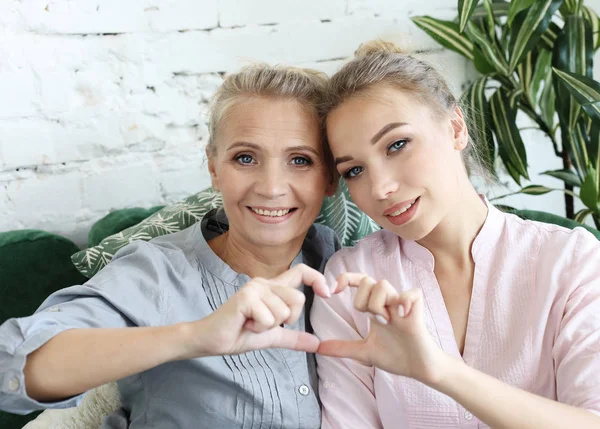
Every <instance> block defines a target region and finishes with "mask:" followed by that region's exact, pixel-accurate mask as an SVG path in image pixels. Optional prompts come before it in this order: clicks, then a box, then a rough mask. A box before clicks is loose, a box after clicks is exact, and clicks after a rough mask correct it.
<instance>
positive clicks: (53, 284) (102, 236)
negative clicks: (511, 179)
mask: <svg viewBox="0 0 600 429" xmlns="http://www.w3.org/2000/svg"><path fill="white" fill-rule="evenodd" d="M219 204H220V199H219V196H218V194H217V193H215V192H214V191H212V190H211V189H208V190H204V191H202V192H200V193H198V194H195V195H193V196H190V197H188V198H186V199H185V200H183V201H181V202H179V203H175V204H172V205H169V206H165V207H163V206H157V207H152V208H149V209H144V208H128V209H122V210H116V211H113V212H112V213H110V214H108V215H107V216H105V217H104V218H102V219H100V220H99V221H98V222H97V223H96V224H94V225H93V227H92V228H91V230H90V232H89V235H88V248H86V249H79V248H78V247H77V246H76V245H75V244H74V243H73V242H72V241H70V240H68V239H66V238H64V237H61V236H59V235H56V234H52V233H49V232H45V231H38V230H18V231H8V232H2V233H0V279H1V282H0V324H1V323H3V322H4V321H5V320H7V319H9V318H11V317H23V316H27V315H30V314H32V313H33V312H34V311H35V310H36V308H37V307H38V306H39V305H40V304H41V303H42V301H43V300H44V299H45V298H46V297H47V296H48V295H50V294H51V293H52V292H54V291H56V290H58V289H61V288H64V287H67V286H71V285H74V284H81V283H83V282H85V281H86V280H87V278H89V277H91V276H92V275H93V274H94V273H95V272H97V271H98V270H99V269H101V268H102V266H104V265H105V264H106V263H109V262H110V258H111V257H112V254H114V252H115V251H116V250H118V248H120V247H122V246H124V245H126V244H127V243H128V242H130V241H133V240H136V239H142V240H149V239H151V238H153V237H154V236H157V235H162V234H165V233H170V232H175V231H178V230H180V229H183V228H185V227H187V226H189V225H191V224H193V223H194V222H196V221H198V220H199V219H200V218H201V217H202V215H203V213H205V212H206V211H208V210H209V209H211V208H214V207H218V206H219ZM504 209H506V210H509V211H512V212H513V213H514V214H516V215H518V216H521V217H522V218H526V219H532V220H537V221H542V222H548V223H554V224H558V225H561V226H564V227H567V228H574V227H576V226H582V225H580V224H578V223H577V222H575V221H572V220H569V219H565V218H562V217H560V216H556V215H552V214H549V213H544V212H536V211H530V210H514V209H510V208H504ZM318 221H319V222H321V223H324V224H327V225H329V226H331V227H332V228H333V229H334V230H336V232H337V233H338V235H339V236H340V237H341V239H342V244H343V245H345V246H349V245H352V244H354V243H355V242H356V241H357V240H359V239H360V238H361V237H362V236H364V235H366V234H368V233H370V232H373V231H375V230H377V229H378V228H379V227H378V226H377V225H376V224H375V223H374V222H373V221H372V220H370V219H369V218H367V217H366V216H365V215H364V214H362V213H360V211H359V210H358V209H357V208H356V206H355V205H354V204H353V203H352V201H351V199H350V197H349V194H348V192H347V189H346V188H345V187H344V186H343V185H342V186H341V187H340V188H339V189H338V191H337V193H336V195H334V196H333V197H330V198H327V199H326V200H325V201H324V204H323V209H322V211H321V214H320V215H319V218H318ZM586 228H587V229H588V230H590V231H591V232H592V233H593V234H595V235H596V237H598V239H600V231H598V230H595V229H593V228H589V227H586ZM111 252H112V253H111ZM117 406H118V396H117V393H116V385H115V384H114V383H111V384H108V385H105V386H101V387H100V388H97V389H94V390H93V391H91V392H90V393H88V395H86V397H85V399H84V403H83V404H82V405H80V407H78V408H77V409H70V410H53V411H45V412H44V413H42V414H41V415H39V414H40V413H39V412H37V413H32V414H29V415H26V416H18V415H13V414H9V413H4V412H0V428H2V429H21V428H23V427H24V425H26V426H25V427H26V428H27V429H42V428H45V429H49V428H57V429H58V428H61V429H69V428H78V429H82V428H86V429H87V428H88V427H90V428H91V427H98V423H99V421H100V418H101V417H102V414H106V412H108V411H110V410H112V409H114V408H116V407H117ZM34 419H35V420H34ZM28 422H29V423H28Z"/></svg>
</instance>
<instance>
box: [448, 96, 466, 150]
mask: <svg viewBox="0 0 600 429" xmlns="http://www.w3.org/2000/svg"><path fill="white" fill-rule="evenodd" d="M450 122H451V124H452V132H453V139H454V149H455V150H464V149H465V148H466V147H467V145H468V144H469V130H468V129H467V124H466V122H465V118H464V116H463V113H462V110H460V107H458V106H456V107H455V108H454V112H452V116H451V118H450Z"/></svg>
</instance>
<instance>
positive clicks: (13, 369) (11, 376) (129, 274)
mask: <svg viewBox="0 0 600 429" xmlns="http://www.w3.org/2000/svg"><path fill="white" fill-rule="evenodd" d="M172 271H173V267H172V265H171V264H170V263H169V262H168V260H167V258H166V257H165V254H164V252H163V251H161V250H158V248H157V247H156V246H153V245H151V244H148V243H146V242H135V243H132V244H130V245H128V246H126V247H124V248H123V249H121V250H120V251H119V252H117V254H116V255H115V257H114V259H113V260H112V262H111V263H110V264H108V265H107V266H106V267H105V268H104V269H103V270H102V271H100V272H99V273H98V274H97V275H96V276H94V277H93V278H92V279H90V280H89V281H88V282H87V283H85V284H83V285H78V286H72V287H68V288H66V289H62V290H59V291H57V292H55V293H54V294H52V295H50V296H49V297H48V298H47V299H46V300H45V301H44V302H43V303H42V305H41V306H40V308H39V309H38V310H37V311H36V312H35V314H33V315H32V316H29V317H22V318H13V319H8V320H7V321H6V322H4V323H3V324H2V325H1V326H0V409H1V410H5V411H8V412H11V413H16V414H26V413H29V412H32V411H34V410H40V409H44V408H67V407H74V406H76V405H78V404H79V403H80V402H81V400H82V399H83V395H78V396H75V397H73V398H68V399H65V400H64V401H57V402H52V403H39V402H38V401H35V400H33V399H32V398H30V397H29V396H28V395H27V392H26V390H25V377H24V373H23V369H24V367H25V363H26V359H27V356H28V355H29V354H31V353H32V352H34V351H35V350H37V349H39V348H40V347H41V346H42V345H44V344H45V343H46V342H48V341H49V340H50V339H52V338H53V337H55V336H56V335H58V334H60V333H62V332H64V331H66V330H68V329H74V328H124V327H131V326H153V325H160V324H161V322H162V320H161V318H162V314H163V308H164V306H165V302H164V301H165V296H166V295H165V293H164V290H165V288H164V286H165V284H166V283H167V282H168V281H169V277H171V276H173V272H172Z"/></svg>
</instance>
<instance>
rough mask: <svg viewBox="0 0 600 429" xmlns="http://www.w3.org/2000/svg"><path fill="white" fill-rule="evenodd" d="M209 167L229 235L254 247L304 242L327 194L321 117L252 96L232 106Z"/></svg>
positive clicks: (294, 105)
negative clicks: (221, 197)
mask: <svg viewBox="0 0 600 429" xmlns="http://www.w3.org/2000/svg"><path fill="white" fill-rule="evenodd" d="M209 170H210V172H211V177H212V182H213V187H215V188H216V189H217V190H219V191H220V192H221V193H222V195H223V206H224V209H225V212H226V214H227V217H228V219H229V224H230V226H229V232H230V234H235V235H236V237H237V239H238V240H240V239H241V240H242V242H247V243H249V244H251V245H253V246H277V245H281V244H285V243H291V242H294V241H298V242H299V243H301V242H302V241H303V240H304V236H305V235H306V232H307V231H308V228H309V227H310V226H311V224H312V223H313V222H314V221H315V219H316V217H317V215H318V214H319V211H320V209H321V204H322V201H323V197H324V196H325V195H326V194H327V193H329V194H331V184H330V180H329V177H330V174H329V173H330V172H329V171H328V170H327V167H326V165H325V163H324V161H323V150H322V146H321V132H320V127H319V122H318V119H317V118H316V116H315V115H314V114H311V113H310V112H309V111H308V110H307V109H306V108H305V107H302V106H300V105H299V104H298V103H297V102H295V101H294V100H277V99H268V98H251V99H247V100H244V101H242V102H239V103H237V104H236V105H234V106H233V107H231V108H230V110H229V111H228V112H227V115H226V117H225V118H224V119H223V122H222V124H221V126H220V127H219V134H218V136H217V141H216V154H214V155H213V156H210V157H209Z"/></svg>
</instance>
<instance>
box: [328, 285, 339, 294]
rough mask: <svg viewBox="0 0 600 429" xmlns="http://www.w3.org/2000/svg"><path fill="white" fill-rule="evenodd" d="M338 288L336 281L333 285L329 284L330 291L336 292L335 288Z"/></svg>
mask: <svg viewBox="0 0 600 429" xmlns="http://www.w3.org/2000/svg"><path fill="white" fill-rule="evenodd" d="M336 289H337V283H334V285H333V286H329V291H330V292H331V293H335V290H336Z"/></svg>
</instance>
